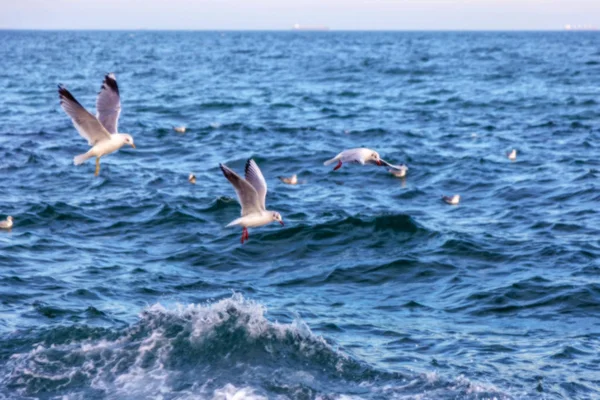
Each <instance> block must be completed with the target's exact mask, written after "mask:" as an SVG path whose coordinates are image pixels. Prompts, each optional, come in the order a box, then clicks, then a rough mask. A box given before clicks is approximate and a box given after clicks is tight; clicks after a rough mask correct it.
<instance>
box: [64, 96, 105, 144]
mask: <svg viewBox="0 0 600 400" xmlns="http://www.w3.org/2000/svg"><path fill="white" fill-rule="evenodd" d="M58 97H59V98H60V105H61V107H62V109H63V110H65V112H66V113H67V115H68V116H69V117H71V120H73V125H75V129H77V131H78V132H79V134H80V135H81V136H82V137H83V138H84V139H87V141H88V144H89V145H90V146H94V145H95V144H96V143H98V142H101V141H103V140H108V139H110V133H108V131H107V130H106V129H104V126H102V124H101V123H100V121H98V119H97V118H96V117H94V116H93V115H92V114H90V113H89V112H88V111H87V110H86V109H85V108H83V106H82V105H81V104H80V103H79V102H78V101H77V100H75V97H73V95H72V94H71V93H70V92H69V91H68V90H67V89H65V88H64V87H63V86H60V85H59V86H58Z"/></svg>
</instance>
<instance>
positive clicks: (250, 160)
mask: <svg viewBox="0 0 600 400" xmlns="http://www.w3.org/2000/svg"><path fill="white" fill-rule="evenodd" d="M252 163H254V164H256V161H254V159H252V158H249V159H248V160H246V166H245V167H244V172H245V173H246V174H247V173H248V170H249V169H250V166H251V165H252Z"/></svg>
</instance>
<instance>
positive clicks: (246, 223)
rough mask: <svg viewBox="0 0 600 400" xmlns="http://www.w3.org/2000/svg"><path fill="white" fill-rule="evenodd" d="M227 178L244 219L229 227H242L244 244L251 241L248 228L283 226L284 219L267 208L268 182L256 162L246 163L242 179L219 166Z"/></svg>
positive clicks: (224, 166) (249, 161)
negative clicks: (275, 224)
mask: <svg viewBox="0 0 600 400" xmlns="http://www.w3.org/2000/svg"><path fill="white" fill-rule="evenodd" d="M219 167H221V171H223V175H225V178H227V180H229V182H231V184H232V185H233V188H234V189H235V192H236V193H237V196H238V200H239V202H240V205H241V206H242V217H241V218H238V219H235V220H233V221H231V222H230V223H229V224H228V225H227V226H228V227H229V226H234V225H240V226H242V244H244V242H245V241H246V240H248V239H249V237H250V236H249V234H248V228H255V227H258V226H263V225H267V224H270V223H271V222H274V221H277V222H279V223H280V224H281V225H283V219H282V218H281V215H280V214H279V213H278V212H277V211H269V210H267V209H266V207H265V200H266V197H267V182H266V181H265V178H264V176H263V174H262V172H261V171H260V168H258V165H257V164H256V162H254V160H252V159H249V160H248V161H247V162H246V168H245V176H246V179H242V178H241V177H240V176H239V175H238V174H236V173H235V172H234V171H232V170H231V169H229V168H228V167H227V166H226V165H223V164H219Z"/></svg>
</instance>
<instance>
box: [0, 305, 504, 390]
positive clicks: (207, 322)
mask: <svg viewBox="0 0 600 400" xmlns="http://www.w3.org/2000/svg"><path fill="white" fill-rule="evenodd" d="M266 314H267V309H266V307H265V306H264V305H261V304H259V303H256V302H253V301H250V300H246V299H244V298H243V297H242V296H241V295H239V294H234V295H233V296H232V297H231V298H226V299H223V300H220V301H218V302H215V303H212V304H204V305H197V304H189V305H176V306H174V307H169V308H167V307H164V306H163V305H160V304H156V305H153V306H151V307H148V308H146V309H144V310H143V311H142V312H141V313H140V320H139V322H138V323H136V324H134V325H132V326H130V327H128V328H126V329H123V330H121V331H112V332H111V331H106V332H105V333H104V334H103V333H102V332H101V333H100V336H101V337H100V338H98V335H99V334H98V333H97V332H96V331H93V330H92V331H90V332H89V333H88V336H86V332H85V329H83V328H82V329H81V331H82V332H83V333H82V338H81V339H79V340H77V339H69V340H65V341H64V342H63V343H61V344H58V343H57V344H52V345H44V344H38V345H35V346H33V348H32V349H31V350H30V351H28V352H24V353H20V354H14V355H12V357H10V359H9V360H8V364H7V365H6V366H4V367H0V386H10V387H13V388H15V389H14V390H16V391H17V392H18V394H19V395H21V396H24V397H34V398H35V397H37V395H38V394H40V393H64V395H63V394H61V396H64V397H63V398H64V399H73V400H74V399H86V398H89V397H98V395H100V397H103V396H105V397H108V398H123V399H125V398H127V399H216V400H229V399H232V400H233V399H235V400H238V399H261V400H262V399H266V398H282V399H283V398H289V397H298V396H300V397H303V396H307V395H308V396H309V397H313V396H314V397H315V398H322V399H339V400H357V399H361V398H372V397H378V398H389V399H423V400H428V399H439V398H448V397H449V396H451V397H452V396H453V397H458V398H464V399H477V400H480V399H494V398H495V399H499V400H500V399H502V400H504V399H510V398H511V397H510V396H509V395H506V394H504V393H502V392H501V391H500V390H499V389H498V388H496V387H494V386H493V385H485V384H479V383H474V382H472V381H470V380H469V379H467V378H466V377H465V376H462V375H461V376H459V377H458V378H456V379H451V378H447V377H446V378H444V377H441V376H440V375H439V374H438V373H435V372H433V373H427V374H422V375H420V374H410V375H408V376H404V377H403V376H400V375H398V376H396V375H394V374H391V375H389V374H385V373H384V374H380V373H379V372H377V371H376V370H373V369H371V368H370V367H368V366H366V365H364V364H362V363H358V362H356V361H354V360H353V359H352V358H350V357H348V356H346V355H344V354H343V353H342V352H340V351H336V350H335V349H333V348H332V347H331V346H330V345H328V344H327V343H326V342H325V340H324V339H323V338H322V337H320V336H317V335H315V334H314V333H313V332H312V331H311V330H310V328H309V327H308V326H307V325H306V324H305V323H304V322H302V321H301V320H300V319H299V318H296V319H295V320H294V321H293V322H291V323H278V322H271V321H269V320H268V319H267V318H266ZM90 337H96V338H95V339H90ZM363 370H365V371H366V374H367V376H369V378H368V379H367V380H362V378H361V377H362V372H361V371H363ZM373 377H376V378H373ZM264 382H270V384H269V385H273V386H274V387H277V388H278V390H277V392H276V394H273V392H266V389H265V388H263V387H262V384H264ZM90 393H93V394H94V396H91V395H90ZM278 396H279V397H278ZM319 396H320V397H319Z"/></svg>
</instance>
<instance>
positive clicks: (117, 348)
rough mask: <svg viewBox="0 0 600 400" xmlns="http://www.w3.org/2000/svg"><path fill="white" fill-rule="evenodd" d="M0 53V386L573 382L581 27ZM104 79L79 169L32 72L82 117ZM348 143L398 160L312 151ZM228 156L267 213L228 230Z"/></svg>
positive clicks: (595, 148) (232, 203)
mask: <svg viewBox="0 0 600 400" xmlns="http://www.w3.org/2000/svg"><path fill="white" fill-rule="evenodd" d="M0 60H2V61H1V66H2V68H0V89H1V90H2V97H1V100H0V122H1V124H0V184H1V185H2V190H1V196H0V217H1V218H2V219H3V218H4V217H5V216H7V215H12V216H14V218H15V227H14V228H13V229H12V231H2V232H0V282H1V286H0V398H11V399H20V398H23V399H24V398H44V399H54V398H56V399H59V398H60V399H115V398H120V399H146V398H156V399H159V398H160V399H188V398H202V399H204V398H216V399H226V398H227V399H229V398H234V396H237V397H235V398H236V399H240V398H269V399H271V398H277V399H287V398H291V399H362V398H364V399H390V398H399V399H493V398H495V399H592V398H600V319H599V317H598V316H599V315H600V314H599V313H600V261H599V257H600V208H599V204H600V203H599V202H600V190H599V176H600V146H599V140H600V104H599V100H598V99H599V98H600V86H599V85H598V82H600V35H598V34H592V33H590V34H586V33H343V32H335V33H334V32H327V33H310V32H307V33H293V32H289V33H284V32H281V33H260V32H255V33H243V32H223V33H220V32H219V33H216V32H215V33H210V32H205V33H200V32H197V33H196V32H182V33H175V32H171V33H168V32H161V33H157V32H114V33H108V32H77V33H75V32H36V33H33V32H7V31H4V32H0ZM106 72H114V73H115V74H116V76H117V79H118V82H119V85H120V89H121V96H122V106H123V112H122V116H121V121H120V131H121V132H127V133H131V134H132V135H133V136H134V138H135V142H136V144H137V147H138V148H137V150H134V149H123V150H121V151H119V152H118V153H116V154H113V155H111V156H108V157H106V158H104V159H103V163H102V170H101V173H100V177H98V178H95V177H94V176H93V170H94V165H93V161H90V162H88V163H86V164H84V165H83V166H79V167H76V166H74V165H72V157H73V156H74V155H76V154H80V153H82V152H84V151H86V150H87V145H86V143H85V141H84V140H83V139H81V138H80V137H79V136H78V134H77V132H76V131H75V129H74V128H73V126H72V124H71V122H70V120H69V119H68V118H67V116H66V115H65V114H64V112H63V111H62V110H61V108H60V106H59V103H58V96H57V93H56V85H57V84H58V83H63V84H65V85H66V86H67V87H68V88H69V89H70V90H71V91H72V92H73V94H74V95H75V96H76V97H77V99H78V100H79V101H81V102H82V103H83V104H84V105H85V106H86V107H88V108H89V109H90V110H94V104H95V98H96V93H97V92H98V90H99V89H100V84H101V81H102V78H103V76H104V74H105V73H106ZM175 125H187V126H188V131H187V132H186V133H185V134H178V133H175V132H173V130H172V127H173V126H175ZM359 146H367V147H370V148H373V149H376V150H378V151H379V152H380V154H381V156H382V157H383V158H385V159H386V160H388V161H390V162H392V163H406V164H408V166H409V168H410V170H409V172H408V175H407V177H406V178H405V179H398V178H395V177H393V176H391V175H390V174H388V173H387V172H386V170H385V169H383V168H377V167H375V166H370V167H359V166H344V167H343V168H342V169H341V170H339V171H336V172H332V171H331V166H330V167H324V166H323V161H325V160H326V159H328V158H331V157H333V156H334V155H335V154H337V153H338V152H339V151H341V150H342V149H344V148H352V147H359ZM512 148H516V149H517V151H518V158H517V160H516V161H514V162H511V161H510V160H508V159H507V158H506V155H505V153H506V151H508V150H510V149H512ZM249 157H253V158H254V159H255V160H256V161H257V162H258V164H259V165H260V167H261V168H262V170H263V172H264V174H265V176H266V177H267V182H268V184H269V189H270V191H269V194H268V197H267V205H268V206H269V208H271V209H273V210H277V211H279V212H281V214H282V215H283V218H284V220H285V221H286V226H285V227H283V228H282V227H280V226H279V225H278V224H272V225H270V226H267V227H264V228H259V229H251V230H250V240H249V241H248V242H247V243H246V244H244V245H243V246H241V245H240V237H241V230H240V229H239V228H225V227H224V226H225V225H226V224H227V223H229V222H230V221H231V220H233V219H235V218H237V217H238V216H239V206H238V204H237V202H236V199H235V193H234V191H233V188H232V187H231V185H230V184H229V183H228V182H227V180H226V179H225V178H224V177H223V176H222V174H221V172H220V171H219V167H218V164H219V162H223V163H226V164H227V165H228V166H230V167H232V168H233V169H235V170H237V171H242V169H243V166H244V163H245V161H246V159H247V158H249ZM190 172H194V173H195V174H196V176H197V179H198V183H197V184H196V185H191V184H189V183H188V182H187V176H188V174H189V173H190ZM293 173H298V175H299V179H300V180H304V181H306V182H305V183H304V184H302V185H297V186H289V185H284V184H283V183H281V182H279V181H278V180H277V179H276V177H277V176H278V175H291V174H293ZM454 193H459V194H461V196H462V199H461V203H460V205H458V206H449V205H446V204H444V203H443V202H441V200H440V196H441V195H442V194H454Z"/></svg>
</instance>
